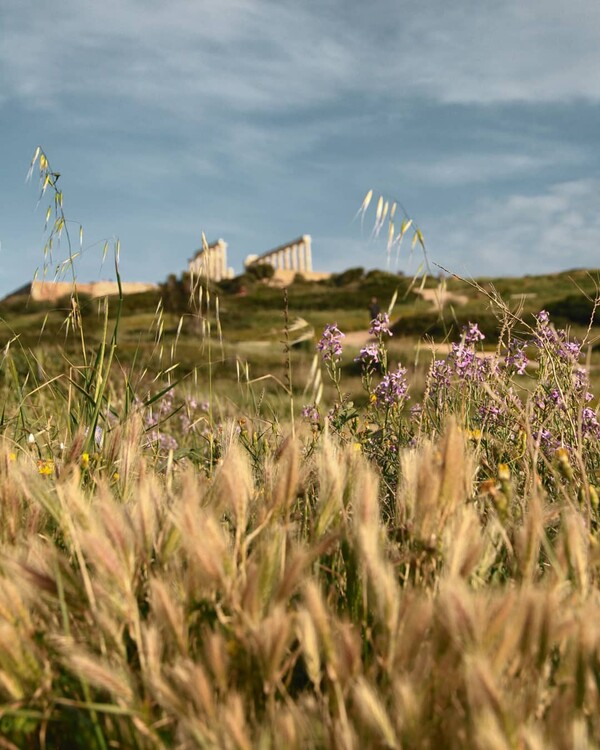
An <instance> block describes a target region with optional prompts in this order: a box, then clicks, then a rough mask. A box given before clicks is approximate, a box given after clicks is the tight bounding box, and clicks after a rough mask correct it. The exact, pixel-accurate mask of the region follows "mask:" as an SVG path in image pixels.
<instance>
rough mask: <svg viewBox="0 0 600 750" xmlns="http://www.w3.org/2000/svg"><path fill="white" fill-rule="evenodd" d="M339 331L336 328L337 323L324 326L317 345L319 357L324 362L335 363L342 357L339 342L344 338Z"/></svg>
mask: <svg viewBox="0 0 600 750" xmlns="http://www.w3.org/2000/svg"><path fill="white" fill-rule="evenodd" d="M344 336H345V334H343V333H342V332H341V331H340V329H339V328H338V327H337V323H333V324H331V323H328V324H327V325H326V326H325V330H324V331H323V335H322V336H321V340H320V341H319V343H318V344H317V349H318V351H320V352H321V357H322V358H323V361H324V362H328V361H337V360H339V359H340V357H341V356H342V344H341V340H342V339H343V338H344Z"/></svg>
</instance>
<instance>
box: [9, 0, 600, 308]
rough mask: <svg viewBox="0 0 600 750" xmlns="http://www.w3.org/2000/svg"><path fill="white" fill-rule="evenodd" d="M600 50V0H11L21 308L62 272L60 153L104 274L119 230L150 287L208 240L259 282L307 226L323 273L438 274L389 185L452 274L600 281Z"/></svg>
mask: <svg viewBox="0 0 600 750" xmlns="http://www.w3.org/2000/svg"><path fill="white" fill-rule="evenodd" d="M599 38H600V2H598V0H570V1H569V2H568V3H567V2H565V0H526V1H524V0H453V2H450V3H448V2H447V0H418V1H415V2H408V1H407V0H371V2H368V3H365V2H364V1H359V0H292V1H290V0H169V2H166V1H164V0H163V2H160V1H159V0H103V2H101V3H99V2H97V0H93V1H91V0H62V2H61V3H42V2H40V1H39V0H0V133H1V138H0V243H1V245H0V295H3V294H6V293H8V292H10V291H11V290H13V289H15V288H17V287H19V286H21V285H22V284H24V283H26V282H27V281H28V280H31V278H32V277H33V275H34V273H35V272H36V269H41V268H42V266H43V262H44V257H43V248H44V244H45V241H46V238H47V232H45V231H44V219H45V209H46V205H47V201H46V197H45V198H43V199H42V201H41V202H40V203H39V205H38V198H39V184H38V181H37V179H36V177H35V175H34V178H33V179H32V180H31V181H29V182H27V181H26V180H25V177H26V174H27V171H28V168H29V163H30V160H31V157H32V155H33V153H34V151H35V149H36V147H37V146H38V145H39V146H41V147H42V148H43V149H44V152H45V153H46V154H47V156H48V159H49V161H50V165H51V167H52V169H53V170H54V171H56V172H59V173H60V174H61V177H60V181H59V183H60V186H61V187H62V191H63V195H64V211H65V214H66V217H67V220H68V221H69V222H71V223H70V224H69V226H70V227H71V231H72V233H74V235H75V237H77V235H78V233H79V226H80V225H82V226H83V229H84V239H83V251H84V252H83V254H82V256H81V258H80V259H79V260H78V261H77V263H78V266H77V274H78V278H80V279H81V280H84V281H89V280H94V279H100V278H102V279H110V278H114V270H113V267H112V265H111V263H110V262H109V261H106V262H105V263H104V265H102V248H103V243H104V242H105V241H108V242H109V243H111V244H110V246H111V247H112V246H113V243H114V242H115V241H116V239H118V240H119V241H120V248H121V249H120V269H121V274H122V276H123V278H124V279H125V280H126V281H162V280H164V279H165V278H166V277H167V276H168V275H169V274H170V273H175V274H177V275H179V274H180V273H181V272H182V271H184V270H185V268H186V266H187V261H188V259H189V258H190V257H191V256H192V255H193V254H194V252H195V250H196V249H197V248H198V247H200V245H201V237H202V233H204V234H205V236H206V238H207V239H208V241H209V242H210V241H213V240H216V239H217V238H219V237H222V238H223V239H225V241H226V242H227V243H228V246H229V249H228V262H229V265H231V266H233V268H234V269H235V272H236V273H240V272H241V270H242V265H243V261H244V258H245V257H246V256H247V255H248V254H250V253H257V254H260V253H263V252H266V251H267V250H269V249H271V248H273V247H275V246H277V245H280V244H282V243H284V242H286V241H287V240H292V239H294V238H295V237H297V236H298V235H301V234H310V235H311V236H312V238H313V266H314V269H315V270H320V271H342V270H344V269H346V268H349V267H354V266H363V267H364V268H367V269H370V268H383V269H388V270H392V271H403V272H404V273H414V272H416V271H417V270H418V268H419V266H420V264H421V262H422V256H421V255H420V253H419V249H418V247H417V248H416V249H415V250H414V251H413V252H412V253H411V248H410V242H408V243H406V245H404V246H403V247H402V248H401V250H400V253H399V254H398V257H396V253H394V254H393V255H392V257H391V258H389V257H388V253H387V250H386V242H385V238H383V237H379V238H374V237H373V236H372V228H373V222H374V218H375V217H374V210H373V208H374V204H375V200H374V201H373V205H372V206H371V207H370V209H369V212H368V213H367V215H366V216H365V217H364V221H363V222H361V221H360V218H355V217H356V212H357V209H358V208H359V207H360V205H361V202H362V200H363V198H364V196H365V194H366V193H367V191H368V190H370V189H373V190H374V195H375V197H377V196H378V195H383V196H384V198H386V199H389V200H390V201H393V200H397V201H399V202H400V203H401V204H402V206H403V207H404V209H405V210H406V212H407V214H408V215H409V216H410V217H411V218H412V219H414V221H415V222H416V223H417V224H418V226H419V227H420V228H421V230H422V232H423V235H424V238H425V242H426V246H427V250H428V256H429V261H430V263H431V265H432V268H433V269H434V270H436V266H435V264H439V265H440V266H442V267H443V268H445V269H447V270H449V271H451V272H453V273H456V274H458V275H461V276H466V277H479V276H483V275H494V276H498V275H521V274H525V273H529V274H536V273H547V272H553V271H559V270H567V269H571V268H576V267H577V268H581V267H589V268H597V267H599V266H600V263H599V257H600V256H599V254H600V148H598V146H599V145H600V143H599V141H600V44H599V43H598V39H599ZM75 246H76V250H78V241H77V240H76V241H75ZM66 253H67V249H66V244H65V242H64V241H63V242H62V246H61V247H60V248H57V249H56V250H55V253H54V256H53V263H54V265H57V264H58V263H59V262H60V260H62V259H64V257H66ZM53 267H54V266H53ZM53 267H52V268H53ZM52 268H51V269H50V270H49V275H50V276H52V273H53V271H52Z"/></svg>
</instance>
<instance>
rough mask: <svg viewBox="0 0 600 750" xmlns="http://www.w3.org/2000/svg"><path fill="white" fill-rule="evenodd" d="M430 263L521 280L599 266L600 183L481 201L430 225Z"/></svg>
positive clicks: (587, 181)
mask: <svg viewBox="0 0 600 750" xmlns="http://www.w3.org/2000/svg"><path fill="white" fill-rule="evenodd" d="M430 229H431V231H430V232H429V236H428V240H429V246H430V253H431V255H432V259H433V260H434V261H436V262H439V263H440V264H441V265H443V266H445V267H446V268H448V270H450V271H452V272H454V273H459V274H463V275H476V274H477V275H498V276H519V275H521V274H524V273H540V272H541V270H542V269H543V271H544V272H548V273H549V272H553V271H559V270H563V269H565V268H597V267H598V266H599V265H600V263H599V260H600V256H599V253H598V248H600V180H594V179H583V180H574V181H570V182H562V183H557V184H554V185H551V186H549V187H548V188H547V189H546V190H544V191H541V192H537V193H535V194H531V195H527V194H518V193H517V194H512V195H509V196H506V197H503V198H496V199H491V198H485V199H482V200H480V201H479V202H478V203H477V204H476V206H475V208H474V210H473V212H472V213H470V214H469V215H467V214H466V213H465V212H461V213H460V214H457V215H456V216H454V217H446V219H445V220H444V221H443V222H440V223H436V224H434V225H432V226H431V228H430Z"/></svg>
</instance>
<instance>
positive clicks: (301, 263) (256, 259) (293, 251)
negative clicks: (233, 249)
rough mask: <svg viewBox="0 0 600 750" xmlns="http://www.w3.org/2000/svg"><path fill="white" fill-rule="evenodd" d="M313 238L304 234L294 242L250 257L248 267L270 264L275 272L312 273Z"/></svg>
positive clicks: (247, 259) (247, 260) (247, 262)
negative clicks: (253, 264) (257, 264)
mask: <svg viewBox="0 0 600 750" xmlns="http://www.w3.org/2000/svg"><path fill="white" fill-rule="evenodd" d="M310 243H311V238H310V235H309V234H303V235H302V237H298V238H297V239H295V240H293V241H292V242H286V243H285V244H284V245H279V247H276V248H274V249H273V250H269V251H268V252H266V253H263V254H262V255H249V256H248V257H247V258H246V266H249V265H250V264H252V263H269V264H270V265H272V266H273V268H274V269H275V271H293V272H294V273H311V272H312V251H311V246H310Z"/></svg>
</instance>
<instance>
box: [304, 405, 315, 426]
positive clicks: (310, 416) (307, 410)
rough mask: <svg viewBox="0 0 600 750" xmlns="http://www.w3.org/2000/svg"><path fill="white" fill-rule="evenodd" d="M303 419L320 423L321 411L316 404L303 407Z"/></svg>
mask: <svg viewBox="0 0 600 750" xmlns="http://www.w3.org/2000/svg"><path fill="white" fill-rule="evenodd" d="M300 416H301V417H302V419H306V421H307V422H313V423H315V422H318V421H319V410H318V409H317V407H316V406H315V405H314V404H306V406H303V407H302V411H301V412H300Z"/></svg>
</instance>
